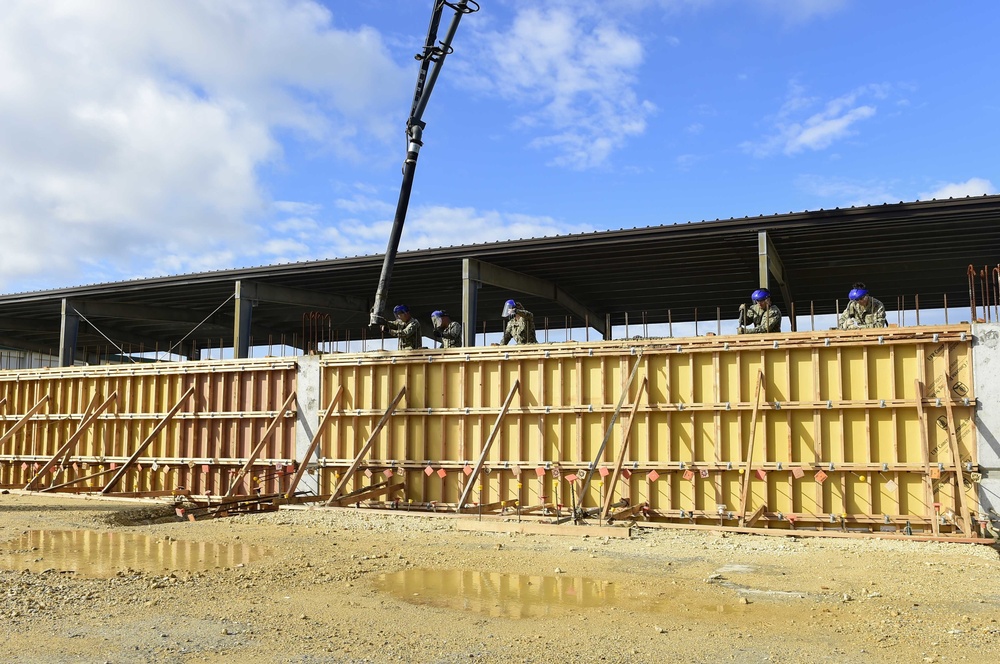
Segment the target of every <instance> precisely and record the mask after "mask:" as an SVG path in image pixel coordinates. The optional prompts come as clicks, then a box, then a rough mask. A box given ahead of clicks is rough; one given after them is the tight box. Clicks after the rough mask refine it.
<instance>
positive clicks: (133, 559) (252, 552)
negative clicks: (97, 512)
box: [0, 530, 270, 578]
mask: <svg viewBox="0 0 1000 664" xmlns="http://www.w3.org/2000/svg"><path fill="white" fill-rule="evenodd" d="M269 552H270V551H269V549H267V548H266V547H260V546H250V545H246V544H217V543H211V542H193V541H186V540H174V539H160V538H155V537H150V536H149V535H141V534H137V533H120V532H112V531H96V530H29V531H28V532H26V533H25V534H23V535H22V536H21V537H20V538H18V539H15V540H11V541H9V542H5V543H3V544H0V569H7V570H15V571H20V570H29V571H31V572H41V571H44V570H49V569H54V570H58V571H62V572H75V573H76V574H78V575H80V576H86V577H94V578H104V577H110V576H114V575H115V573H116V572H119V571H121V570H125V569H134V570H140V571H144V572H154V573H155V572H167V571H171V572H173V571H189V572H195V571H204V570H210V569H215V568H217V567H234V566H236V565H239V564H247V563H252V562H254V561H255V560H259V559H260V558H262V557H264V556H265V555H267V554H268V553H269Z"/></svg>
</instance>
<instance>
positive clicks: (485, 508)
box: [462, 499, 517, 514]
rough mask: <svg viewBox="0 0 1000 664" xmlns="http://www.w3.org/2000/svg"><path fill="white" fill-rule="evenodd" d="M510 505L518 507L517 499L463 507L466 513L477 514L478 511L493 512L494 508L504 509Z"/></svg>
mask: <svg viewBox="0 0 1000 664" xmlns="http://www.w3.org/2000/svg"><path fill="white" fill-rule="evenodd" d="M508 507H517V499H509V500H497V501H495V502H492V503H486V504H484V505H466V506H465V507H463V508H462V512H464V513H465V514H475V513H476V512H492V511H494V510H504V509H506V508H508Z"/></svg>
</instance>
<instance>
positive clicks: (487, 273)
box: [462, 258, 610, 339]
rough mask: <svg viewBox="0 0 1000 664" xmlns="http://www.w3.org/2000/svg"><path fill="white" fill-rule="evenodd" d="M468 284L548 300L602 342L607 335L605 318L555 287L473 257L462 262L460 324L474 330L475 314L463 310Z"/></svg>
mask: <svg viewBox="0 0 1000 664" xmlns="http://www.w3.org/2000/svg"><path fill="white" fill-rule="evenodd" d="M470 281H472V282H477V283H480V284H490V285H491V286H499V287H500V288H507V289H510V290H513V291H516V292H518V293H524V294H526V295H536V296H538V297H543V298H545V299H547V300H551V301H553V302H555V303H556V304H558V305H560V306H562V307H563V308H565V309H566V310H567V311H569V312H570V313H573V314H576V315H577V316H579V317H580V320H581V321H585V322H586V324H587V325H589V326H590V327H592V328H594V329H595V330H597V331H598V332H600V333H601V335H602V336H603V337H604V338H605V339H607V338H608V337H609V336H610V335H609V332H608V329H607V327H606V325H605V316H603V315H601V314H598V313H596V312H595V311H593V310H591V309H590V308H588V307H587V306H586V305H584V304H582V303H581V302H580V301H579V300H577V299H576V298H574V297H573V296H572V295H570V294H569V293H567V292H566V291H564V290H562V289H561V288H559V286H557V285H556V284H554V283H552V282H550V281H546V280H545V279H540V278H538V277H533V276H531V275H529V274H524V273H522V272H515V271H514V270H508V269H507V268H504V267H500V266H499V265H493V264H492V263H485V262H483V261H479V260H476V259H474V258H464V259H462V317H463V318H464V320H463V321H462V325H465V326H471V327H475V321H476V319H475V313H476V312H475V311H472V310H471V309H470V311H465V301H466V294H467V293H468V292H469V291H470V289H471V288H472V286H471V285H470V284H469V282H470ZM470 316H471V317H470Z"/></svg>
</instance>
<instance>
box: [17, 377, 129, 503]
mask: <svg viewBox="0 0 1000 664" xmlns="http://www.w3.org/2000/svg"><path fill="white" fill-rule="evenodd" d="M94 397H95V399H96V398H97V395H94ZM117 398H118V391H117V390H115V391H114V392H112V393H111V395H110V396H109V397H108V398H107V399H105V400H104V402H103V403H101V405H100V406H98V407H97V408H96V409H94V410H91V411H90V414H89V415H87V416H86V417H84V418H83V421H82V422H80V426H79V427H77V429H76V431H75V432H73V435H72V436H70V437H69V440H67V441H66V442H65V443H63V445H62V447H60V448H59V450H58V451H57V452H56V453H55V454H54V455H53V456H52V458H51V459H49V460H48V461H46V462H45V465H44V466H42V467H41V469H40V470H39V471H38V472H37V473H35V476H34V477H32V478H31V479H30V480H28V483H27V484H25V485H24V490H25V491H32V490H33V489H34V486H35V483H36V482H37V481H38V479H39V478H40V477H41V476H42V475H43V474H44V473H47V472H49V468H51V467H52V466H54V465H55V464H56V462H57V461H59V459H61V458H62V457H63V456H64V455H65V456H71V455H72V451H73V448H74V447H76V444H77V443H78V442H80V439H81V438H83V434H85V433H87V429H89V428H90V425H91V424H93V423H94V421H95V420H97V418H98V416H99V415H100V414H101V413H103V412H104V411H105V410H107V408H108V406H110V405H111V403H112V402H113V401H115V400H116V399H117ZM91 405H93V404H91ZM88 410H90V406H88Z"/></svg>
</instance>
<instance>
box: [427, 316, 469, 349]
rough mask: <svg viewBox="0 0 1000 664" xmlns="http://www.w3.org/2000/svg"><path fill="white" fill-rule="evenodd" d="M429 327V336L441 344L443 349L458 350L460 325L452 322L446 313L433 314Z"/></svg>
mask: <svg viewBox="0 0 1000 664" xmlns="http://www.w3.org/2000/svg"><path fill="white" fill-rule="evenodd" d="M431 327H432V328H433V329H432V331H431V334H433V335H434V338H435V339H437V340H439V341H440V342H441V346H442V347H443V348H458V347H459V346H461V345H462V324H461V323H459V322H458V321H454V320H452V319H451V316H449V315H448V312H447V311H444V310H438V311H435V312H433V313H432V314H431Z"/></svg>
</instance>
